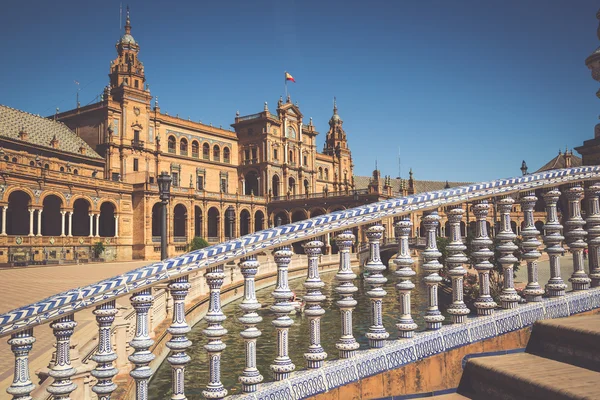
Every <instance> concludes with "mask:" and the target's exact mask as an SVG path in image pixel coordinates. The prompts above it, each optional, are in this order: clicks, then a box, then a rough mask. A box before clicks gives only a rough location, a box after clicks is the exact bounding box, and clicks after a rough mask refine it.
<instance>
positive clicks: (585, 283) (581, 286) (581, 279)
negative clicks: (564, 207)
mask: <svg viewBox="0 0 600 400" xmlns="http://www.w3.org/2000/svg"><path fill="white" fill-rule="evenodd" d="M582 198H583V188H582V187H581V185H580V184H579V183H574V184H572V185H571V187H570V188H569V189H568V190H567V200H568V201H569V219H568V220H567V222H566V223H565V224H566V225H567V228H568V230H566V233H565V236H566V238H567V246H569V250H571V253H573V274H572V275H571V277H570V278H569V282H571V284H572V285H573V290H587V289H589V288H590V282H591V281H592V280H591V279H590V278H588V276H587V274H586V273H585V270H584V269H583V251H584V250H585V248H587V243H586V242H585V241H584V240H583V239H584V238H585V237H586V236H587V232H586V231H585V230H584V229H583V226H584V225H585V221H584V220H583V218H582V217H581V199H582Z"/></svg>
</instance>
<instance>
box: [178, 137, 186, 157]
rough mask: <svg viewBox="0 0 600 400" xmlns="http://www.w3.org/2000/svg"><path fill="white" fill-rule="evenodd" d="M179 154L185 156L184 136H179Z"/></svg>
mask: <svg viewBox="0 0 600 400" xmlns="http://www.w3.org/2000/svg"><path fill="white" fill-rule="evenodd" d="M179 154H181V155H182V156H187V154H188V142H187V139H186V138H181V141H180V142H179Z"/></svg>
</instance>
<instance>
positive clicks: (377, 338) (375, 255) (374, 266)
mask: <svg viewBox="0 0 600 400" xmlns="http://www.w3.org/2000/svg"><path fill="white" fill-rule="evenodd" d="M384 231H385V228H384V227H383V226H381V225H373V226H371V227H369V228H368V229H367V239H368V240H369V260H368V261H367V263H366V264H365V270H367V272H368V273H369V275H368V276H367V277H366V278H365V283H367V285H369V286H370V288H369V290H368V291H367V296H369V298H370V299H371V326H370V327H369V330H368V332H367V333H366V334H365V336H366V337H367V339H369V346H370V347H371V348H380V347H383V343H384V341H385V340H386V339H387V338H388V337H389V336H390V334H389V333H387V332H386V330H385V327H384V326H383V315H382V314H383V311H382V304H383V298H384V297H385V295H386V294H387V292H386V291H385V290H383V287H382V286H383V285H384V284H385V283H386V282H387V278H385V277H384V276H383V274H382V271H385V265H383V263H382V262H381V255H380V249H379V243H380V242H381V238H382V237H383V232H384Z"/></svg>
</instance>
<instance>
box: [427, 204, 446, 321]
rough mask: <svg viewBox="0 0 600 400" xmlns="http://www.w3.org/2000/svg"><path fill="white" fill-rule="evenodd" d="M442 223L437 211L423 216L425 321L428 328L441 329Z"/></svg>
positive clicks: (442, 317) (442, 318)
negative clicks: (439, 244) (439, 243)
mask: <svg viewBox="0 0 600 400" xmlns="http://www.w3.org/2000/svg"><path fill="white" fill-rule="evenodd" d="M439 224H440V216H439V215H438V212H437V211H435V210H434V211H430V212H429V213H427V214H426V215H425V216H424V217H423V226H424V227H425V231H426V235H427V236H426V237H427V243H426V245H425V251H423V260H424V262H423V270H424V271H426V272H428V273H429V275H427V276H426V277H425V278H424V281H425V284H426V285H427V295H428V296H427V297H428V303H427V311H426V312H425V317H423V319H424V320H425V323H426V324H427V329H434V330H435V329H440V328H441V327H442V321H443V320H444V319H445V318H444V316H443V315H442V313H441V312H440V310H439V308H438V285H439V284H440V282H441V281H442V277H441V276H439V274H438V272H439V270H440V269H441V268H442V264H440V263H439V261H438V258H439V257H441V256H442V253H440V252H439V250H438V248H437V237H436V233H437V227H438V226H439Z"/></svg>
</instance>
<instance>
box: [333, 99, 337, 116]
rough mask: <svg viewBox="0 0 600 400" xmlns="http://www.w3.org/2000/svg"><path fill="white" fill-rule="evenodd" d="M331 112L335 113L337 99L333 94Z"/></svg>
mask: <svg viewBox="0 0 600 400" xmlns="http://www.w3.org/2000/svg"><path fill="white" fill-rule="evenodd" d="M333 113H334V114H337V101H336V98H335V96H333Z"/></svg>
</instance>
